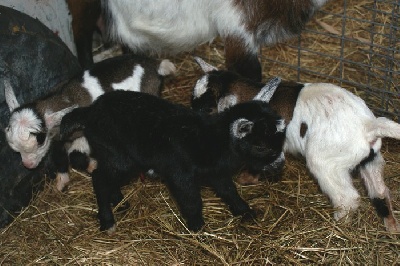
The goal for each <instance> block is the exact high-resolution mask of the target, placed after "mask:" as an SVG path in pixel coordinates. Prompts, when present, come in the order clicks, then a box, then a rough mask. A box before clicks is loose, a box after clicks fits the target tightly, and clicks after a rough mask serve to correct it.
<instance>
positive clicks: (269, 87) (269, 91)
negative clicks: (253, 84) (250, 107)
mask: <svg viewBox="0 0 400 266" xmlns="http://www.w3.org/2000/svg"><path fill="white" fill-rule="evenodd" d="M281 81H282V79H281V78H280V77H275V78H273V79H271V80H270V81H268V82H267V83H266V84H265V85H264V87H262V89H261V90H260V92H259V93H258V94H257V95H256V96H255V97H254V98H253V100H258V101H263V102H269V101H270V100H271V98H272V96H273V95H274V93H275V91H276V89H277V88H278V86H279V84H280V83H281Z"/></svg>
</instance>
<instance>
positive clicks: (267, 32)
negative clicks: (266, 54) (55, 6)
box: [69, 0, 328, 81]
mask: <svg viewBox="0 0 400 266" xmlns="http://www.w3.org/2000/svg"><path fill="white" fill-rule="evenodd" d="M327 1H328V0H295V1H293V0H252V1H247V0H185V1H181V0H157V1H155V0H135V1H131V0H119V1H108V0H102V1H101V9H102V15H101V17H102V21H103V22H104V24H103V27H104V28H105V32H106V35H108V36H109V37H110V39H111V40H114V41H116V42H119V43H122V44H123V45H125V46H126V47H128V48H130V49H131V50H132V51H134V52H135V53H137V52H145V53H148V52H150V53H159V54H164V53H178V52H184V51H189V50H192V49H194V48H195V47H196V46H198V45H200V44H202V43H206V42H209V41H212V40H213V39H214V38H216V37H218V36H221V37H222V38H223V39H224V41H225V58H226V67H227V68H228V69H230V70H235V71H237V72H238V73H240V74H241V75H243V76H246V77H249V78H252V79H256V80H259V81H261V65H260V63H259V61H258V58H257V53H258V50H259V48H260V45H272V44H275V43H277V42H281V41H284V40H286V39H288V38H291V37H293V36H295V35H297V34H299V33H300V31H301V30H302V29H303V28H304V25H305V24H306V23H307V21H309V20H310V18H311V17H312V16H313V15H314V13H315V12H316V11H317V10H318V9H319V8H320V7H322V6H323V5H324V4H325V3H326V2H327ZM69 2H71V0H69ZM72 2H73V1H72ZM81 2H82V1H81ZM85 2H87V1H83V3H82V4H85ZM91 2H93V0H92V1H89V3H88V4H92V3H91ZM81 9H82V8H81ZM93 9H94V10H96V9H95V8H93ZM78 10H79V9H78ZM87 10H92V9H87ZM79 14H80V13H78V14H77V15H79ZM73 17H74V14H73ZM82 17H83V16H82ZM88 17H89V18H90V16H88ZM82 21H83V20H82ZM91 22H92V24H93V23H95V20H91ZM82 28H83V29H91V28H94V25H93V27H82ZM86 35H87V36H90V34H89V33H88V34H86ZM81 43H82V44H81V45H83V44H84V43H85V42H82V41H81ZM86 43H88V42H86ZM77 45H79V44H77ZM77 50H78V57H81V58H89V57H90V56H88V55H84V54H82V53H79V52H80V51H82V50H83V49H81V48H79V47H78V48H77ZM86 51H87V54H90V53H91V50H90V49H86ZM80 61H82V60H80Z"/></svg>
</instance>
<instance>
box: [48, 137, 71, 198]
mask: <svg viewBox="0 0 400 266" xmlns="http://www.w3.org/2000/svg"><path fill="white" fill-rule="evenodd" d="M44 168H45V169H46V174H47V175H49V177H50V178H51V179H54V178H55V180H56V185H55V187H56V189H57V190H58V191H63V190H64V189H65V186H66V185H67V184H68V182H69V180H70V179H69V174H68V170H69V161H68V154H67V151H66V150H65V148H64V143H63V142H61V141H56V140H54V141H53V143H52V144H51V147H50V150H49V152H48V154H47V159H46V161H45V167H44Z"/></svg>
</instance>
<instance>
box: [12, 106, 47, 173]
mask: <svg viewBox="0 0 400 266" xmlns="http://www.w3.org/2000/svg"><path fill="white" fill-rule="evenodd" d="M41 125H42V122H41V120H40V119H39V118H38V117H37V116H36V115H35V113H34V112H33V111H32V110H31V109H22V110H20V111H18V112H15V113H13V114H12V115H11V118H10V121H9V125H8V127H7V128H6V132H5V133H6V138H7V142H8V144H9V145H10V147H11V148H12V149H13V150H14V151H16V152H19V153H20V154H21V159H22V163H23V165H24V166H25V167H27V168H29V169H32V168H35V167H37V166H38V164H39V163H40V161H41V160H42V159H43V157H44V156H45V155H46V153H47V151H48V149H49V146H50V145H49V144H50V143H49V140H48V137H47V136H46V139H45V141H44V143H43V144H42V145H40V146H39V144H38V142H37V139H36V137H35V136H34V135H32V134H31V133H38V132H41V131H42V132H43V131H44V129H43V128H42V127H41Z"/></svg>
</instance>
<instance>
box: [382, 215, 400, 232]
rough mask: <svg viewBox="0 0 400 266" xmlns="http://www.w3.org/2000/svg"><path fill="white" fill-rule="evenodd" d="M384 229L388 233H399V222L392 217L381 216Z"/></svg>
mask: <svg viewBox="0 0 400 266" xmlns="http://www.w3.org/2000/svg"><path fill="white" fill-rule="evenodd" d="M383 222H384V224H385V227H386V231H388V232H390V233H400V224H399V222H397V220H396V219H395V218H394V217H386V218H383Z"/></svg>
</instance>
